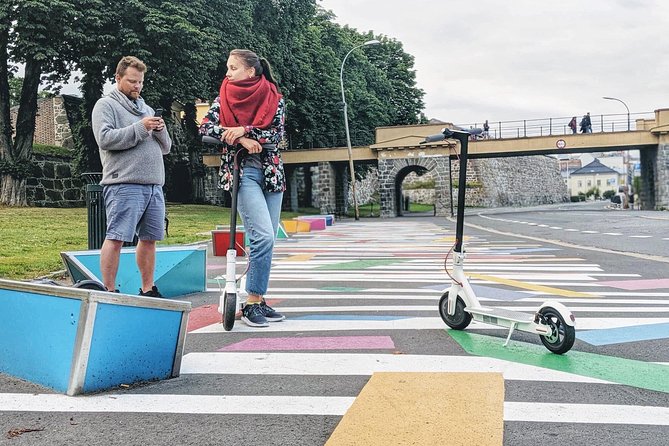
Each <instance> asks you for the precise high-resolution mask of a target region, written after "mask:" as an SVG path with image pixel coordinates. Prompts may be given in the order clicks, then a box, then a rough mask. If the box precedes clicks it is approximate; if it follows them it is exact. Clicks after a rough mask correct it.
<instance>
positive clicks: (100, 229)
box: [81, 172, 107, 249]
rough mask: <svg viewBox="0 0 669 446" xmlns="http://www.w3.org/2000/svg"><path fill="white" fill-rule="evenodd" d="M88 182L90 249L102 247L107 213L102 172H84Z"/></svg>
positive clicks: (87, 204)
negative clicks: (101, 182) (101, 184)
mask: <svg viewBox="0 0 669 446" xmlns="http://www.w3.org/2000/svg"><path fill="white" fill-rule="evenodd" d="M81 176H82V177H83V179H84V181H85V182H86V210H87V211H88V249H100V248H101V247H102V243H103V242H104V241H105V235H106V233H107V214H106V210H105V200H104V197H103V196H102V186H100V184H99V183H100V181H101V180H102V173H100V172H86V173H82V174H81Z"/></svg>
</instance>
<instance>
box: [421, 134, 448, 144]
mask: <svg viewBox="0 0 669 446" xmlns="http://www.w3.org/2000/svg"><path fill="white" fill-rule="evenodd" d="M445 138H446V135H444V134H443V133H438V134H436V135H430V136H426V137H425V139H424V140H423V141H421V142H420V143H419V144H426V143H428V142H437V141H443V140H444V139H445Z"/></svg>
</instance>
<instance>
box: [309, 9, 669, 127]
mask: <svg viewBox="0 0 669 446" xmlns="http://www.w3.org/2000/svg"><path fill="white" fill-rule="evenodd" d="M320 5H321V6H322V7H323V8H325V9H328V10H330V11H332V12H334V14H335V15H336V16H337V18H336V22H337V23H339V24H341V25H349V26H350V27H351V28H355V29H357V30H358V31H360V32H366V31H369V30H371V31H373V32H374V34H375V35H378V34H382V35H385V36H388V37H391V38H395V39H397V40H399V41H400V42H402V44H403V45H404V50H405V52H407V53H409V54H411V55H413V56H414V57H415V69H416V78H417V83H418V87H419V88H422V89H423V90H424V91H425V98H424V100H425V113H426V115H427V116H428V118H438V119H441V120H443V121H448V122H453V123H456V124H468V123H474V122H478V123H480V122H482V121H483V120H485V119H489V120H491V121H506V120H516V119H533V118H545V117H563V116H572V115H579V116H580V115H583V114H584V113H585V112H588V111H589V112H591V113H592V114H613V113H626V111H625V107H624V106H623V104H621V103H619V102H616V101H607V100H604V99H602V96H612V97H616V98H619V99H621V100H623V101H624V102H625V103H626V104H627V106H628V107H629V108H630V112H631V113H635V112H652V111H654V110H655V109H658V108H669V1H667V0H606V1H604V0H589V1H583V0H560V1H549V0H507V1H502V0H485V1H463V0H413V1H409V0H320ZM364 51H373V47H370V48H365V49H364ZM348 63H349V62H347V64H348ZM351 106H353V105H351Z"/></svg>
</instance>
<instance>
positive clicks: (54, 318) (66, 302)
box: [0, 279, 191, 395]
mask: <svg viewBox="0 0 669 446" xmlns="http://www.w3.org/2000/svg"><path fill="white" fill-rule="evenodd" d="M190 309H191V304H190V303H189V302H182V301H176V300H167V299H155V298H147V297H139V296H129V295H125V294H117V293H107V292H99V291H89V290H83V289H78V288H71V287H60V286H54V285H44V284H35V283H27V282H17V281H10V280H3V279H0V327H2V334H3V335H2V336H0V373H5V374H8V375H12V376H15V377H18V378H21V379H25V380H27V381H30V382H34V383H36V384H39V385H42V386H45V387H49V388H52V389H54V390H56V391H59V392H63V393H64V392H67V394H68V395H76V394H80V393H88V392H95V391H102V390H107V389H110V388H113V387H117V386H119V385H120V384H133V383H138V382H143V381H152V380H159V379H166V378H171V377H176V376H179V368H180V365H181V358H182V355H183V348H184V341H185V337H186V327H187V324H188V314H189V312H190Z"/></svg>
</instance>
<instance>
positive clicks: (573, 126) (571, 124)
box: [569, 116, 576, 134]
mask: <svg viewBox="0 0 669 446" xmlns="http://www.w3.org/2000/svg"><path fill="white" fill-rule="evenodd" d="M569 128H570V129H571V133H572V134H575V133H576V116H574V117H573V118H571V121H569Z"/></svg>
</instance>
